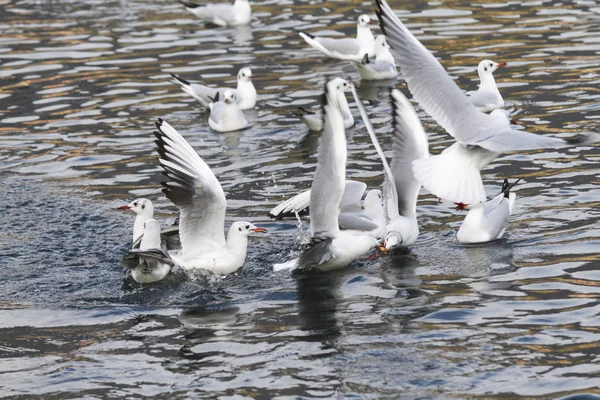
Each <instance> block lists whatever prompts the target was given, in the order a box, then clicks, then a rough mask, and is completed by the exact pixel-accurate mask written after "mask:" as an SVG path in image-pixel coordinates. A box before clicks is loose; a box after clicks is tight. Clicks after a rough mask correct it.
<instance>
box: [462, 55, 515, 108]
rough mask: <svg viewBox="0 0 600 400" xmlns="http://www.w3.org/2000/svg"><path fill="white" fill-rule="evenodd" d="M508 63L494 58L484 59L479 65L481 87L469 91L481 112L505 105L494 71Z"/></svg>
mask: <svg viewBox="0 0 600 400" xmlns="http://www.w3.org/2000/svg"><path fill="white" fill-rule="evenodd" d="M505 65H506V63H503V62H499V63H497V62H494V61H492V60H483V61H481V62H480V63H479V65H478V66H477V74H478V75H479V89H477V90H476V91H474V92H469V93H468V94H469V99H470V100H471V103H472V104H473V105H474V106H475V107H477V109H478V110H479V111H481V112H490V111H493V110H495V109H497V108H502V107H504V99H503V98H502V95H501V94H500V91H499V90H498V86H497V85H496V80H495V79H494V71H496V70H497V69H498V68H500V67H503V66H505Z"/></svg>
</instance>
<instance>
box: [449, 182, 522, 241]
mask: <svg viewBox="0 0 600 400" xmlns="http://www.w3.org/2000/svg"><path fill="white" fill-rule="evenodd" d="M517 182H518V180H517ZM517 182H515V183H513V184H512V185H509V183H508V180H506V179H505V180H504V183H503V184H502V191H501V192H500V194H499V195H497V196H496V197H494V198H493V199H491V200H489V201H486V202H485V203H483V204H476V205H472V206H469V212H468V213H467V216H466V217H465V220H464V221H463V223H462V225H461V226H460V229H459V230H458V233H457V234H456V239H457V240H458V241H459V242H460V243H485V242H490V241H492V240H496V239H500V238H501V237H502V235H503V234H504V231H505V230H506V224H507V223H508V217H510V214H511V212H512V209H513V205H514V204H515V199H516V198H517V195H516V194H514V193H511V191H510V189H512V187H513V186H514V185H516V184H517Z"/></svg>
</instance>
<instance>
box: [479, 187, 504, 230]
mask: <svg viewBox="0 0 600 400" xmlns="http://www.w3.org/2000/svg"><path fill="white" fill-rule="evenodd" d="M504 199H505V197H504V193H500V194H499V195H497V196H496V197H494V198H493V199H492V200H490V201H486V202H485V203H484V204H483V214H484V215H485V224H483V229H485V230H487V231H488V233H490V235H491V236H494V237H497V236H499V234H500V232H502V231H503V230H504V228H506V224H507V223H508V218H509V217H510V206H509V205H508V204H506V205H504V204H503V201H504ZM506 202H508V200H506Z"/></svg>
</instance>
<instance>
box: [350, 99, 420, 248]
mask: <svg viewBox="0 0 600 400" xmlns="http://www.w3.org/2000/svg"><path fill="white" fill-rule="evenodd" d="M352 94H353V95H354V99H355V101H356V103H357V106H358V110H359V112H360V114H361V116H362V119H363V122H364V123H365V126H366V128H367V132H368V133H369V136H370V137H371V141H372V142H373V145H374V146H375V149H376V150H377V153H378V154H379V157H380V158H381V162H382V164H383V170H384V175H385V181H384V183H383V187H384V203H385V210H386V217H387V224H386V227H385V243H384V247H385V249H387V250H390V249H393V248H394V247H408V246H410V245H411V244H413V243H415V242H416V241H417V238H418V236H419V225H418V223H417V197H418V196H419V190H420V189H421V184H420V183H419V182H418V181H417V180H416V179H415V177H414V175H413V172H412V169H411V164H412V163H413V161H415V160H420V159H424V158H427V157H428V156H429V145H428V141H427V135H426V134H425V131H424V130H423V126H422V125H421V122H420V120H419V117H418V116H417V113H416V112H415V110H414V108H413V107H412V105H411V104H410V102H409V101H408V99H407V98H406V97H404V95H403V94H402V92H400V91H399V90H397V89H394V90H392V92H391V96H392V103H393V125H394V132H393V136H392V166H391V168H390V166H389V164H388V163H387V160H386V158H385V155H384V154H383V151H382V149H381V146H380V145H379V141H378V140H377V137H376V136H375V132H374V131H373V126H372V125H371V122H370V120H369V117H368V115H367V112H366V110H365V108H364V107H363V105H362V103H361V101H360V99H359V98H358V94H357V93H356V91H355V90H354V89H353V90H352Z"/></svg>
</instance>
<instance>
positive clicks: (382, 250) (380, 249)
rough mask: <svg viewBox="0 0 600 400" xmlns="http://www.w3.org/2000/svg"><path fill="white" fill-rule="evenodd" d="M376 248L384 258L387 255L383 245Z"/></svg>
mask: <svg viewBox="0 0 600 400" xmlns="http://www.w3.org/2000/svg"><path fill="white" fill-rule="evenodd" d="M377 248H378V249H379V251H380V252H381V254H383V255H384V256H385V255H387V254H388V253H389V251H388V249H387V247H385V244H380V245H378V246H377Z"/></svg>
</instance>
